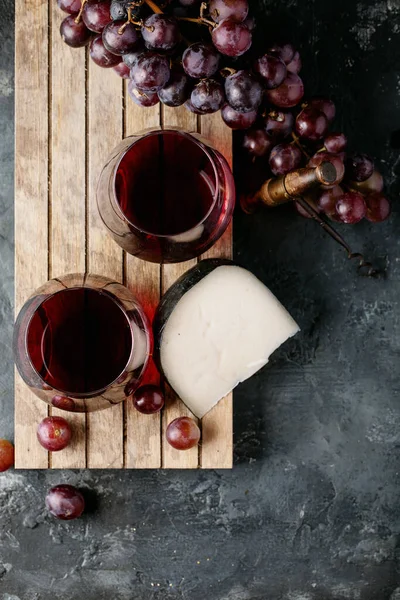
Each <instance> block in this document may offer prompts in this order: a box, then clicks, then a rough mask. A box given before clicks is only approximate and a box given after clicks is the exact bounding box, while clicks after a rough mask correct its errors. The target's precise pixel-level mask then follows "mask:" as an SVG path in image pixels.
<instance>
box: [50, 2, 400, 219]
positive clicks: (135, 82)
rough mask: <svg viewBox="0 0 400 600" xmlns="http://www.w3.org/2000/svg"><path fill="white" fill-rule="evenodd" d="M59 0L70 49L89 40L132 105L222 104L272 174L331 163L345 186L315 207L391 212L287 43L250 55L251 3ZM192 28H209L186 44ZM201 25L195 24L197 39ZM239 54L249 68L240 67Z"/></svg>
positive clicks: (335, 213)
mask: <svg viewBox="0 0 400 600" xmlns="http://www.w3.org/2000/svg"><path fill="white" fill-rule="evenodd" d="M57 1H58V5H59V7H60V8H61V9H62V10H64V11H65V12H67V13H69V16H68V17H66V19H64V21H63V22H62V24H61V36H62V38H63V39H64V41H65V42H66V43H67V44H68V45H70V46H73V47H79V46H84V45H86V44H88V43H90V56H91V58H92V60H93V61H94V62H95V63H96V64H97V65H99V66H101V67H105V68H110V67H112V68H114V70H115V71H116V72H117V73H118V74H119V75H120V76H121V77H123V78H126V79H129V84H128V92H129V95H130V97H131V98H132V100H133V101H134V102H135V103H136V104H138V105H140V106H143V107H147V106H154V105H155V104H157V103H159V102H162V103H163V104H165V105H167V106H171V107H177V106H181V105H185V107H186V108H187V109H188V110H190V111H191V112H194V113H196V114H199V115H204V114H210V113H214V112H217V111H218V110H221V114H222V119H223V120H224V122H225V123H226V125H228V127H230V128H231V129H236V130H247V131H245V132H244V137H243V146H244V148H245V149H246V150H247V152H248V153H249V154H250V155H251V156H252V157H253V158H254V159H260V158H262V160H266V159H268V163H269V167H270V170H271V172H272V173H273V174H274V175H283V174H286V173H288V172H290V171H292V170H293V169H296V168H297V167H300V166H310V167H316V166H317V165H318V164H320V163H321V162H322V161H323V160H324V159H329V160H331V161H333V162H334V164H335V166H336V169H337V171H338V174H339V178H338V179H342V184H341V185H340V186H338V185H336V186H334V187H332V188H325V189H322V190H320V192H319V193H318V194H317V195H316V196H315V195H314V197H307V201H308V202H309V203H311V204H312V205H313V208H314V209H316V210H317V211H318V212H320V213H322V214H325V215H326V216H328V217H329V218H331V219H333V220H335V221H341V222H343V223H357V222H358V221H360V220H361V219H363V218H364V217H365V218H366V219H368V220H369V221H373V222H379V221H383V220H385V219H386V218H387V217H388V216H389V214H390V204H389V202H388V200H387V199H386V197H385V196H384V195H383V193H382V190H383V180H382V176H381V175H380V173H379V172H378V171H376V170H375V169H374V163H373V160H372V159H371V158H370V157H369V156H367V155H365V154H355V155H352V156H347V155H346V143H347V140H346V136H345V135H344V134H343V133H329V132H328V129H329V126H330V125H331V123H332V121H333V120H334V117H335V112H336V110H335V105H334V103H333V102H332V101H331V100H329V99H327V98H321V97H315V98H311V99H310V100H309V101H308V102H306V103H302V104H301V105H300V103H301V102H302V99H303V96H304V86H303V82H302V80H301V78H300V76H299V72H300V70H301V66H302V63H301V57H300V54H299V52H298V51H297V50H296V49H295V48H294V47H293V46H292V44H289V43H287V44H272V45H270V46H269V47H268V48H267V49H266V52H265V54H263V55H262V56H260V57H258V58H256V59H255V60H254V57H252V56H251V53H248V50H249V49H250V47H251V44H252V30H253V28H254V20H253V19H252V18H251V17H250V16H249V14H248V12H249V5H248V0H234V1H232V0H209V1H208V2H201V0H166V1H165V0H164V3H163V10H161V8H160V6H159V5H158V4H156V3H155V2H154V0H133V1H132V0H57ZM163 11H164V12H163ZM197 25H204V26H205V27H202V28H200V29H201V30H202V31H203V30H204V31H206V33H207V37H206V38H204V36H203V37H202V39H201V40H200V41H197V42H194V43H191V42H189V41H188V40H187V39H186V37H183V35H182V31H183V29H184V27H189V28H190V29H189V36H192V39H193V28H194V27H196V26H197ZM206 28H207V30H206ZM200 29H199V28H197V29H194V32H195V33H196V34H197V39H198V37H201V36H199V31H200ZM184 33H185V35H186V30H185V31H184ZM243 55H244V59H242V60H243V62H242V65H244V66H245V68H242V67H238V65H237V58H238V57H239V56H243ZM222 63H223V64H222ZM295 107H298V111H297V114H295V111H294V109H295ZM296 207H297V210H298V211H299V213H300V214H302V215H304V216H309V215H308V213H306V212H305V211H304V209H302V207H301V206H299V205H296Z"/></svg>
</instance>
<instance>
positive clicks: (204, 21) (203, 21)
mask: <svg viewBox="0 0 400 600" xmlns="http://www.w3.org/2000/svg"><path fill="white" fill-rule="evenodd" d="M177 19H178V21H189V23H197V24H198V25H207V26H208V27H212V28H213V29H214V27H216V24H215V23H213V22H212V21H209V20H208V19H205V18H204V17H203V18H193V17H177Z"/></svg>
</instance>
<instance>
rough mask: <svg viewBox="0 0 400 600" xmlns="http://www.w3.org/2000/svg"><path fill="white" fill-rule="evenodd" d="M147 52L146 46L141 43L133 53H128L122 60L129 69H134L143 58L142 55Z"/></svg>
mask: <svg viewBox="0 0 400 600" xmlns="http://www.w3.org/2000/svg"><path fill="white" fill-rule="evenodd" d="M146 52H147V50H146V48H145V47H144V45H143V44H142V43H141V42H139V43H138V44H137V46H136V48H135V50H134V51H133V52H128V54H124V55H123V57H122V60H123V61H124V63H125V64H126V65H127V67H129V68H130V69H132V67H133V65H134V64H136V62H137V61H138V59H139V58H140V57H141V56H142V54H145V53H146Z"/></svg>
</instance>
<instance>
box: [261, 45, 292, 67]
mask: <svg viewBox="0 0 400 600" xmlns="http://www.w3.org/2000/svg"><path fill="white" fill-rule="evenodd" d="M295 52H296V51H295V49H294V47H293V46H292V44H282V45H281V44H273V45H272V46H270V47H269V48H268V50H267V53H268V54H273V55H274V56H277V57H278V58H280V59H281V60H283V62H284V63H285V65H288V64H289V63H291V62H292V60H293V59H294V56H295Z"/></svg>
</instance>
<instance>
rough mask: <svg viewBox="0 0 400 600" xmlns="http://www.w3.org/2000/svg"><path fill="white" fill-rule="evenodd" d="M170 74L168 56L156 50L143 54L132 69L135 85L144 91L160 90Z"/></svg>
mask: <svg viewBox="0 0 400 600" xmlns="http://www.w3.org/2000/svg"><path fill="white" fill-rule="evenodd" d="M170 74H171V72H170V69H169V60H168V58H167V57H166V56H163V55H162V54H156V53H154V52H148V53H147V54H142V56H140V57H139V59H138V60H137V62H136V64H134V65H133V67H132V69H131V78H132V81H133V84H134V86H135V87H137V88H138V89H139V90H142V91H143V92H158V91H159V90H161V88H163V87H164V85H165V84H166V83H167V81H168V79H169V77H170Z"/></svg>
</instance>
